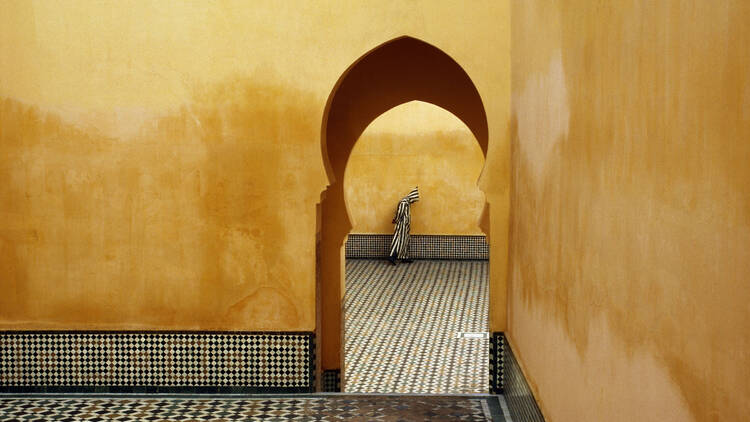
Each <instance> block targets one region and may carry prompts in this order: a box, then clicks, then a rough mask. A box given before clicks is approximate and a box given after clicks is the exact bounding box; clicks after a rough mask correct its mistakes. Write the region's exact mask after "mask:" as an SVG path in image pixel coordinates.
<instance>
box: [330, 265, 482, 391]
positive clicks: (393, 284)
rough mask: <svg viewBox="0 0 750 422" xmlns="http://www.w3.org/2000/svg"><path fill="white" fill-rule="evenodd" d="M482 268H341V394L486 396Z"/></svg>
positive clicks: (461, 266) (347, 266)
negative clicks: (343, 283)
mask: <svg viewBox="0 0 750 422" xmlns="http://www.w3.org/2000/svg"><path fill="white" fill-rule="evenodd" d="M487 295H488V292H487V261H442V260H441V261H437V260H418V261H414V262H413V263H411V264H399V265H398V266H392V265H391V264H390V263H388V262H387V261H384V260H365V259H349V260H347V262H346V296H345V323H346V331H345V374H344V376H345V386H344V389H345V391H346V392H376V393H433V394H467V393H487V391H488V387H489V367H488V366H489V355H488V353H489V340H488V339H486V338H485V339H466V338H456V334H457V333H458V332H485V331H487V312H488V301H487Z"/></svg>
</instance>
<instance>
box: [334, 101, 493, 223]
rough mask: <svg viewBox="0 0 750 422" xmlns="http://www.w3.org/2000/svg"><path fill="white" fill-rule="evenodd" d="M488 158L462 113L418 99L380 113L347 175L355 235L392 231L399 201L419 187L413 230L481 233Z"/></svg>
mask: <svg viewBox="0 0 750 422" xmlns="http://www.w3.org/2000/svg"><path fill="white" fill-rule="evenodd" d="M483 165H484V155H483V154H482V150H481V148H480V147H479V144H478V143H477V140H476V139H475V138H474V135H473V134H472V133H471V131H470V130H469V129H468V128H467V127H466V125H465V124H464V123H463V122H461V120H459V119H458V118H457V117H455V116H454V115H453V114H450V113H449V112H447V111H445V110H443V109H441V108H439V107H437V106H434V105H432V104H428V103H423V102H419V101H413V102H410V103H406V104H404V105H401V106H398V107H396V108H393V109H391V110H390V111H388V112H386V113H384V114H383V115H381V116H380V117H378V118H377V119H376V120H375V121H374V122H373V123H372V124H371V125H370V126H369V127H368V128H367V129H366V130H365V132H364V133H363V134H362V136H361V137H360V139H359V140H358V141H357V144H356V146H355V147H354V150H353V151H352V154H351V156H350V157H349V163H348V164H347V167H346V175H345V177H344V190H345V195H346V197H345V199H346V204H347V209H348V211H349V217H350V218H351V220H352V226H353V227H352V230H351V232H352V233H393V224H391V220H392V219H393V216H394V213H395V209H396V204H397V203H398V201H399V200H400V199H401V198H402V197H403V196H404V195H406V194H407V193H408V192H409V191H410V190H411V189H413V188H414V186H417V185H418V186H419V192H420V197H421V198H420V200H419V202H417V203H416V204H414V206H413V207H412V209H411V212H412V214H411V215H412V221H411V232H412V234H482V231H481V230H480V228H479V225H478V224H479V217H480V215H481V213H482V208H483V207H484V194H483V193H482V191H480V190H479V187H477V180H478V179H479V175H480V173H481V172H482V166H483Z"/></svg>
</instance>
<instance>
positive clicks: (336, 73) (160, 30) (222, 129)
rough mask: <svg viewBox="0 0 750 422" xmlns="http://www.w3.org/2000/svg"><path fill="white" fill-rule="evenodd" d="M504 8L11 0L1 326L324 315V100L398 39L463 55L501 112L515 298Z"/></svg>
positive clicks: (0, 114) (242, 325) (500, 271)
mask: <svg viewBox="0 0 750 422" xmlns="http://www.w3.org/2000/svg"><path fill="white" fill-rule="evenodd" d="M508 19H509V6H508V4H507V2H496V1H486V2H476V3H473V4H472V7H471V8H467V7H459V6H458V5H456V4H455V3H454V2H451V1H437V2H436V1H413V2H400V1H394V2H382V1H377V2H356V3H354V2H347V1H316V2H303V1H299V2H282V3H279V2H275V1H257V2H252V3H247V2H234V1H227V2H220V3H214V2H210V3H209V2H180V3H164V2H160V1H127V2H105V3H102V2H85V1H72V2H34V1H17V2H16V1H5V2H2V3H0V97H1V98H2V100H0V101H1V102H0V105H1V108H0V181H1V182H2V183H0V292H2V294H0V329H60V328H64V329H104V328H108V329H230V330H313V329H315V324H316V318H315V259H316V258H315V242H316V227H317V222H316V204H317V203H319V202H320V193H321V192H322V191H323V190H324V189H325V187H326V185H327V184H328V182H329V181H328V180H327V177H326V173H325V170H324V166H323V161H322V158H321V145H320V139H321V124H322V119H323V113H324V110H325V105H326V101H327V99H328V96H329V94H330V93H331V90H332V88H333V87H334V85H335V84H336V81H337V80H338V78H339V77H340V76H341V74H342V73H343V72H344V70H345V69H346V68H347V67H348V66H349V65H351V64H352V63H353V62H354V61H355V60H357V58H359V57H360V56H361V55H362V54H364V53H365V52H367V51H368V50H370V49H372V48H373V47H375V46H377V45H379V44H381V43H383V42H385V41H388V40H390V39H393V38H396V37H399V36H402V35H410V36H412V37H415V38H418V39H421V40H423V41H425V42H427V43H430V44H432V45H434V46H436V47H438V48H440V49H441V50H443V51H444V52H446V53H447V54H448V55H450V56H451V57H453V58H454V59H455V60H456V61H457V62H458V63H460V65H461V66H462V67H463V68H464V69H465V70H466V72H467V73H468V74H469V75H470V77H471V78H472V81H473V82H474V84H475V85H476V87H477V89H478V91H479V93H480V95H481V96H482V99H483V103H484V106H485V109H486V112H487V115H488V116H490V118H489V133H490V151H489V155H488V159H487V165H488V166H489V167H488V168H490V167H491V168H494V169H495V170H496V171H494V172H493V173H492V175H491V176H486V177H484V178H483V179H482V183H483V184H484V189H485V192H487V199H488V201H489V202H490V204H491V205H492V206H493V208H492V210H493V213H494V214H493V215H492V224H493V230H494V231H493V233H497V234H498V235H497V236H496V238H497V239H498V241H497V243H496V244H493V259H495V258H496V259H495V260H494V261H493V273H492V283H494V285H493V288H492V292H493V293H492V294H494V295H496V296H497V297H499V298H501V299H504V297H505V296H504V291H505V274H506V267H505V265H506V254H505V253H504V251H507V249H506V248H507V245H506V241H507V237H506V236H505V234H506V233H507V210H508V208H507V203H508V200H507V194H508V190H507V186H508V183H509V173H508V171H507V170H508V166H507V160H508V155H507V151H508V147H507V133H508V132H507V122H508V113H509V103H510V101H509V93H510V70H509V69H510V66H509V31H510V29H509V25H508ZM363 28H367V30H363ZM394 129H396V128H394ZM495 253H497V256H495ZM495 304H497V305H495ZM493 308H496V309H494V310H493V311H492V312H493V315H494V321H496V325H502V324H504V323H505V319H504V316H505V308H504V302H500V301H495V302H493ZM324 312H325V310H324Z"/></svg>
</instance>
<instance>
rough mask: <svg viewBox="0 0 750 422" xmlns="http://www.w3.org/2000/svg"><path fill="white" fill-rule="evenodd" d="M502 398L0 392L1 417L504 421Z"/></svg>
mask: <svg viewBox="0 0 750 422" xmlns="http://www.w3.org/2000/svg"><path fill="white" fill-rule="evenodd" d="M504 414H507V411H505V409H504V408H501V405H500V401H498V398H497V397H446V396H443V397H435V396H358V395H354V396H352V395H325V396H320V395H319V396H297V397H258V398H255V397H253V398H226V397H212V398H161V397H159V398H148V397H127V398H113V397H85V398H84V397H78V398H61V397H58V398H54V397H18V398H2V397H0V421H26V420H34V421H213V422H220V421H235V420H250V421H342V420H345V421H504V420H505V417H504V416H503V415H504Z"/></svg>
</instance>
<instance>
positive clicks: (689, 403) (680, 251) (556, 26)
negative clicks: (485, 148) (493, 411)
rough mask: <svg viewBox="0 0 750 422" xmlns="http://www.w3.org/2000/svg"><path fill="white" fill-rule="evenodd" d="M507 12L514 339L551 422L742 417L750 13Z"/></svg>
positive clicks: (719, 6) (734, 8)
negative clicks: (509, 77) (510, 33)
mask: <svg viewBox="0 0 750 422" xmlns="http://www.w3.org/2000/svg"><path fill="white" fill-rule="evenodd" d="M511 19H512V51H513V54H512V75H513V80H512V87H513V90H512V122H513V123H512V128H513V129H512V151H513V153H512V168H513V171H512V180H513V182H512V187H513V194H512V204H513V205H512V210H511V215H512V216H513V217H512V224H511V248H512V249H511V254H510V256H511V258H510V259H511V261H510V262H511V264H510V272H509V274H510V297H509V301H510V305H509V309H510V323H509V325H510V327H509V330H510V338H511V340H512V342H513V345H514V346H515V349H516V351H517V352H518V353H519V355H520V357H521V360H522V362H523V364H524V366H525V369H526V373H527V375H528V376H529V378H530V380H531V381H532V384H533V386H534V388H535V390H536V392H537V393H538V397H539V398H540V399H541V404H542V408H543V410H544V412H545V414H546V416H547V417H548V420H552V421H632V420H639V421H671V420H674V421H688V420H696V421H740V420H747V419H748V415H750V401H748V397H750V352H749V351H750V307H749V306H748V303H749V301H750V284H749V283H748V281H749V280H750V248H749V247H748V246H749V245H750V183H748V182H750V166H749V165H748V163H750V3H749V2H747V1H745V0H735V1H732V0H720V1H712V2H707V1H706V2H680V1H677V0H674V1H672V0H670V1H667V0H665V1H654V2H644V1H611V2H592V1H589V0H579V1H554V2H553V1H547V0H526V1H516V2H513V6H512V18H511Z"/></svg>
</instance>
